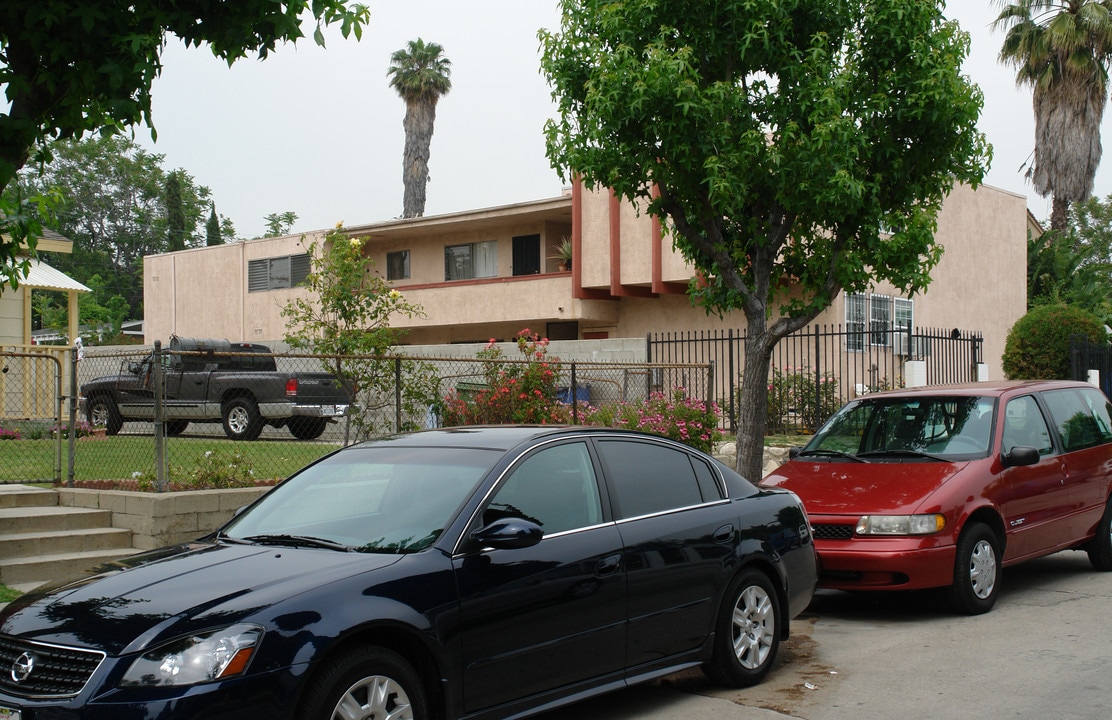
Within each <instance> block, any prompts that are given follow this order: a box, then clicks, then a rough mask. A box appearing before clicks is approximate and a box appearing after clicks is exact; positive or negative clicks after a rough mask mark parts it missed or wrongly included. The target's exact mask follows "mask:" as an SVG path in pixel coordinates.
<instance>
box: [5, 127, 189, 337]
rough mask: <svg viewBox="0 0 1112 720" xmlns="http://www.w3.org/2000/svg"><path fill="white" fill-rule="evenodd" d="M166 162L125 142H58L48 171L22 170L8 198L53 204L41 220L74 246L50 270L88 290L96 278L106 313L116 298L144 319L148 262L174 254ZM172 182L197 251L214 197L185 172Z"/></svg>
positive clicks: (97, 139)
mask: <svg viewBox="0 0 1112 720" xmlns="http://www.w3.org/2000/svg"><path fill="white" fill-rule="evenodd" d="M162 162H163V156H162V155H157V154H152V153H148V152H146V151H145V150H143V149H142V148H140V147H139V146H138V145H136V144H135V143H134V142H133V141H131V140H129V139H128V138H126V137H122V136H115V137H94V138H89V139H86V140H82V141H66V142H60V143H57V144H56V145H55V147H54V153H53V159H52V160H51V161H50V162H49V163H47V164H45V165H43V166H42V167H41V168H37V169H31V168H27V169H24V170H23V172H21V173H20V175H19V177H18V178H17V181H16V182H15V183H12V184H11V185H10V186H9V187H8V189H7V191H6V193H7V194H8V195H15V194H17V193H22V194H23V195H24V196H28V197H35V196H47V195H49V196H54V197H56V198H57V200H56V202H55V205H54V207H53V209H52V213H51V214H50V215H49V216H48V217H47V218H42V219H46V220H48V223H49V225H50V227H52V228H53V229H55V230H57V231H58V232H60V233H61V234H62V235H64V236H66V237H67V238H69V239H71V240H73V253H72V254H69V255H56V256H53V257H51V258H50V263H51V264H52V265H54V266H56V267H57V268H58V269H59V270H61V271H63V272H65V273H67V274H69V275H70V276H72V277H73V278H74V279H76V280H78V281H79V282H82V283H84V284H86V285H89V284H90V280H91V278H92V277H93V276H94V275H99V276H100V277H101V281H102V287H103V291H102V297H100V298H99V299H98V302H99V303H100V304H101V305H103V304H105V303H107V300H108V298H110V297H111V296H113V295H119V296H121V297H123V298H124V299H125V300H126V302H127V303H128V304H129V305H130V306H131V307H133V308H135V313H136V314H137V315H138V316H139V317H141V316H142V308H143V287H142V272H143V266H142V261H143V256H145V255H152V254H155V253H162V252H166V251H167V250H169V246H168V243H167V228H168V224H167V223H168V218H167V216H168V211H167V207H166V203H165V196H166V194H165V192H164V189H165V187H166V184H167V173H166V171H165V170H163V169H162ZM175 174H176V175H177V177H178V181H179V183H180V188H181V192H180V195H181V205H182V209H183V215H184V221H185V246H186V247H194V246H197V245H200V244H201V243H202V242H203V240H202V238H201V235H200V233H199V231H198V228H199V225H200V221H201V218H202V216H203V213H204V211H205V209H207V207H208V205H209V196H210V191H209V189H208V188H207V187H204V186H201V185H197V184H195V182H194V180H193V178H192V177H191V176H190V175H189V174H188V173H186V172H184V171H182V170H178V171H176V172H175ZM90 287H92V286H91V285H90ZM82 302H83V303H84V302H86V299H85V298H82Z"/></svg>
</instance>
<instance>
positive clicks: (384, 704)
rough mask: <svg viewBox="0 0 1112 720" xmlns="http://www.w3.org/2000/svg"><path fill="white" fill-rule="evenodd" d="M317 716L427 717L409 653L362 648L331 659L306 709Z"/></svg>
mask: <svg viewBox="0 0 1112 720" xmlns="http://www.w3.org/2000/svg"><path fill="white" fill-rule="evenodd" d="M297 717H303V718H312V719H313V720H348V719H349V718H374V719H375V720H428V717H429V712H428V708H427V706H426V704H425V691H424V687H423V686H422V685H421V681H420V679H419V678H418V676H417V673H416V672H415V671H414V670H413V666H411V665H410V664H409V663H408V662H406V660H405V658H403V657H402V656H401V655H398V654H397V653H395V652H393V651H392V650H387V649H386V648H380V647H363V648H358V649H355V650H352V651H350V652H348V653H346V654H344V655H341V656H339V657H337V658H336V659H335V660H333V661H332V662H331V663H330V664H329V665H328V666H327V667H325V668H324V670H323V671H322V672H321V674H320V675H318V676H317V677H316V678H315V679H314V680H313V682H312V683H311V684H310V686H309V688H308V690H307V692H306V694H305V701H304V703H303V704H302V712H301V713H299V714H298V716H297Z"/></svg>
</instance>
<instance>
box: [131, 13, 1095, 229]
mask: <svg viewBox="0 0 1112 720" xmlns="http://www.w3.org/2000/svg"><path fill="white" fill-rule="evenodd" d="M365 1H366V0H365ZM368 4H369V5H370V8H371V23H370V26H369V27H368V28H367V30H366V32H365V33H364V35H363V39H362V41H360V42H354V41H351V40H349V41H344V40H343V39H342V38H341V37H340V35H339V33H338V32H330V33H328V37H329V38H330V39H329V42H328V47H327V49H321V48H319V47H317V46H316V45H315V44H314V43H313V42H312V40H311V38H306V39H303V40H301V41H299V42H298V43H297V44H296V45H286V46H284V47H282V48H280V49H279V50H278V52H276V53H274V54H272V55H271V56H270V57H269V58H267V59H266V60H265V61H263V62H258V61H256V60H253V59H246V60H241V61H239V62H237V63H235V65H233V66H232V67H231V68H230V69H229V68H228V66H227V65H226V64H225V63H222V62H220V61H218V60H216V59H215V58H214V57H213V56H212V55H211V53H210V52H209V51H208V50H207V49H196V48H193V49H188V50H187V49H185V48H184V47H182V46H181V45H180V43H176V42H171V43H170V45H169V46H168V47H167V49H166V51H165V53H164V54H163V58H162V59H163V71H162V76H161V77H160V78H159V79H157V80H156V81H155V84H154V88H153V115H154V124H155V126H156V127H157V129H158V140H157V142H152V141H151V139H150V137H149V133H147V132H146V130H138V131H137V140H138V141H139V143H140V144H142V145H143V146H144V147H146V148H147V149H148V150H151V151H153V152H156V153H160V154H163V155H165V162H164V167H165V168H166V169H172V168H183V169H185V170H186V171H187V172H188V173H190V174H191V175H192V176H193V178H194V179H195V181H196V182H198V183H199V184H202V185H207V186H209V187H210V188H211V189H212V191H213V196H214V199H215V201H216V209H217V212H218V213H220V214H221V215H226V216H228V217H229V218H231V219H232V221H233V222H234V223H235V226H236V230H237V232H238V234H239V235H240V236H241V237H254V236H257V235H261V234H263V231H264V227H265V220H264V217H265V216H266V215H267V214H269V213H281V212H286V211H293V212H295V213H297V215H298V218H299V219H298V221H297V223H296V225H295V226H294V230H295V231H299V232H301V231H309V230H317V229H322V228H328V227H331V226H333V225H335V224H336V223H337V222H340V221H343V222H344V223H345V224H347V225H359V224H365V223H372V222H378V221H383V220H389V219H391V218H395V217H398V216H400V215H401V211H402V180H401V175H402V173H401V157H402V145H403V143H404V139H405V136H404V133H403V130H402V118H403V116H404V114H405V106H404V103H403V102H402V100H401V99H400V98H399V97H398V96H397V94H396V93H395V92H394V91H393V90H391V89H390V87H389V85H388V80H387V77H386V70H387V68H388V67H389V64H390V55H391V53H393V52H394V51H395V50H398V49H401V48H404V47H405V46H406V43H407V42H408V41H409V40H413V39H416V38H418V37H420V38H422V39H424V40H425V41H426V42H436V43H439V44H440V45H442V46H443V47H444V53H445V56H446V57H448V58H449V59H450V60H451V62H452V76H451V79H452V90H451V92H450V93H449V94H448V95H446V96H444V97H443V98H441V100H440V103H439V105H438V107H437V116H436V126H435V132H434V134H433V140H432V149H431V159H430V162H429V177H430V180H429V185H428V201H427V203H426V207H425V214H426V215H435V214H440V213H447V212H456V211H463V210H469V209H476V208H485V207H492V206H497V205H504V204H510V203H515V202H523V201H529V200H538V199H543V198H549V197H554V196H557V195H559V194H560V192H561V189H562V186H563V184H562V183H561V181H560V179H559V177H558V176H557V175H556V172H555V171H554V170H552V169H551V167H550V165H549V163H548V160H547V158H546V157H545V155H544V138H543V135H542V127H543V125H544V121H545V120H546V119H547V118H549V117H551V116H552V115H553V114H554V104H553V102H552V100H551V97H550V93H549V88H548V86H547V84H546V83H545V80H544V78H543V76H542V75H541V74H540V70H539V59H538V58H539V51H538V46H539V43H538V40H537V30H538V29H539V28H542V27H545V28H551V29H555V28H556V27H557V26H558V24H559V16H558V13H557V8H556V3H555V2H552V1H550V0H527V1H523V0H469V1H468V2H460V1H459V0H406V2H397V1H396V0H394V1H391V2H383V1H380V0H370V2H369V3H368ZM997 13H998V5H997V4H996V2H995V0H960V1H958V0H951V1H950V3H949V8H948V10H947V14H948V16H950V17H951V18H952V19H955V20H957V21H958V22H959V23H960V24H961V26H962V28H963V29H965V30H966V31H968V32H969V33H970V34H971V36H972V49H971V51H970V55H969V58H968V59H967V62H966V72H967V74H968V75H969V76H970V77H971V78H972V79H973V80H974V82H976V83H977V84H979V85H980V86H981V89H982V91H983V92H984V95H985V108H984V111H983V114H982V117H981V124H980V126H981V129H982V131H983V132H985V133H986V135H987V136H988V139H989V142H991V143H992V144H993V147H994V159H993V163H992V166H991V168H990V170H989V174H988V177H987V180H986V182H987V183H988V184H990V185H994V186H996V187H999V188H1003V189H1006V190H1010V191H1012V192H1016V193H1020V194H1023V195H1026V196H1027V198H1028V206H1029V207H1030V209H1031V210H1032V212H1034V214H1035V215H1036V217H1039V218H1040V219H1044V218H1046V217H1048V216H1049V214H1050V204H1049V201H1048V200H1045V199H1043V198H1040V197H1038V196H1036V195H1035V194H1034V192H1033V191H1032V190H1031V188H1030V186H1029V184H1028V183H1027V182H1026V180H1025V179H1024V176H1023V172H1024V169H1023V167H1022V166H1023V165H1024V163H1025V162H1027V160H1028V158H1029V156H1030V153H1031V151H1032V149H1033V147H1034V129H1033V128H1034V122H1033V119H1032V115H1031V95H1030V91H1029V90H1028V89H1026V88H1024V89H1019V88H1017V87H1016V85H1015V81H1014V73H1013V71H1012V70H1011V69H1010V68H1007V67H1004V66H1001V65H1000V64H999V63H997V61H996V56H997V53H998V51H999V47H1000V44H1001V42H1002V38H1003V35H1002V33H1001V32H1000V31H994V30H992V29H991V27H990V26H991V23H992V21H993V19H994V18H995V17H996V14H997ZM1107 125H1108V123H1107V122H1106V124H1105V127H1106V128H1107ZM1106 132H1107V130H1106ZM1110 163H1112V159H1109V160H1106V162H1105V163H1104V164H1103V165H1102V167H1101V169H1100V172H1099V173H1098V175H1097V180H1096V188H1095V192H1096V194H1097V195H1099V196H1101V197H1104V196H1105V195H1107V194H1109V193H1112V169H1110Z"/></svg>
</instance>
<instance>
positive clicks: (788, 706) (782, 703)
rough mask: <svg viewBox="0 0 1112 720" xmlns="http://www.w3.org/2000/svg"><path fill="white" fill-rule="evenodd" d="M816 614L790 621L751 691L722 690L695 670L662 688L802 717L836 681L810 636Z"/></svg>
mask: <svg viewBox="0 0 1112 720" xmlns="http://www.w3.org/2000/svg"><path fill="white" fill-rule="evenodd" d="M817 621H818V616H817V615H809V614H806V613H805V614H803V615H801V616H799V617H798V618H796V619H795V620H793V621H792V628H791V630H792V635H791V638H790V639H789V640H788V641H787V642H782V643H780V651H779V653H778V656H777V658H776V665H775V666H774V667H773V668H772V672H770V673H769V674H768V676H767V677H766V678H765V680H764V682H763V683H761V684H760V685H758V686H756V687H751V688H741V689H734V688H723V687H720V686H718V685H714V684H712V683H711V682H710V681H709V680H707V679H706V677H705V676H704V675H703V673H702V672H700V671H699V670H688V671H685V672H682V673H676V674H675V675H670V676H668V677H666V678H664V679H663V680H661V681H660V683H661V684H662V685H667V686H669V687H674V688H676V689H677V690H682V691H683V692H687V693H692V694H696V695H703V696H706V697H713V698H719V699H723V700H729V701H730V702H733V703H735V704H737V705H743V706H745V707H753V708H760V709H762V710H770V711H773V712H777V713H780V714H781V715H787V716H790V717H803V715H802V711H803V710H804V709H805V708H807V707H810V706H811V705H814V704H816V703H818V702H820V701H821V700H822V697H823V695H824V693H823V691H824V690H825V689H829V688H830V687H832V686H833V685H834V683H836V682H837V681H838V674H837V672H836V671H835V670H834V668H833V667H831V666H829V665H827V664H826V663H824V662H823V661H822V659H821V657H820V653H819V651H818V644H817V643H816V642H815V641H814V639H813V637H812V635H813V633H814V629H815V623H816V622H817Z"/></svg>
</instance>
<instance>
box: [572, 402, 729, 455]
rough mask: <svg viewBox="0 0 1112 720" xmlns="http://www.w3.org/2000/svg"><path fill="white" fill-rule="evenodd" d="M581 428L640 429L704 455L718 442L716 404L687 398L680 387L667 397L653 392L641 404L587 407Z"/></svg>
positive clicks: (628, 403) (627, 403) (719, 435)
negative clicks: (594, 426) (669, 439)
mask: <svg viewBox="0 0 1112 720" xmlns="http://www.w3.org/2000/svg"><path fill="white" fill-rule="evenodd" d="M581 417H582V418H583V421H582V422H583V424H584V425H604V426H607V427H620V428H628V429H630V430H640V431H642V432H649V433H653V434H656V435H663V436H665V437H668V438H671V439H673V440H677V441H679V442H682V443H684V444H685V445H690V446H691V447H693V448H696V449H698V450H702V451H704V452H712V451H713V450H714V445H715V443H717V442H718V441H719V440H721V439H722V433H721V431H720V430H719V429H718V419H719V410H718V405H717V404H715V403H711V404H710V405H709V406H708V405H707V404H706V403H704V402H703V401H702V400H697V399H695V398H691V397H688V396H687V391H686V390H685V389H684V388H675V389H673V390H672V393H671V395H667V394H665V393H663V392H653V393H651V394H650V395H649V397H648V399H646V400H644V401H642V402H623V403H617V404H608V405H603V406H600V407H597V408H587V409H586V411H585V412H582V414H581Z"/></svg>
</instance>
